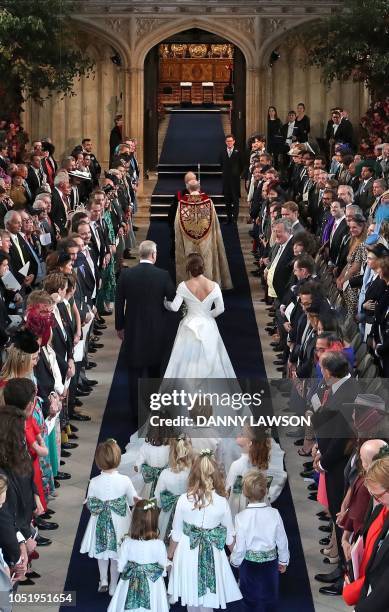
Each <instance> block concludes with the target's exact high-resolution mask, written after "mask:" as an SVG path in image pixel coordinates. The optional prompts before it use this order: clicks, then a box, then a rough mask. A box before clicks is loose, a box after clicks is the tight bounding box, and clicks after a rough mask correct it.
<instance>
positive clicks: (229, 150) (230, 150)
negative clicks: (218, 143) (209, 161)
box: [227, 149, 232, 157]
mask: <svg viewBox="0 0 389 612" xmlns="http://www.w3.org/2000/svg"><path fill="white" fill-rule="evenodd" d="M227 153H228V157H231V155H232V149H227Z"/></svg>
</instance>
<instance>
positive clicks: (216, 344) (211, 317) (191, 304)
mask: <svg viewBox="0 0 389 612" xmlns="http://www.w3.org/2000/svg"><path fill="white" fill-rule="evenodd" d="M203 271H204V262H203V258H202V257H201V255H199V254H197V253H192V254H191V255H189V257H188V263H187V272H188V274H190V280H188V281H186V282H182V283H180V284H179V285H178V287H177V294H176V297H175V298H174V300H173V301H172V302H168V301H165V307H166V308H167V309H168V310H172V311H174V312H177V311H178V310H179V308H180V307H181V305H182V303H184V304H185V307H186V314H185V316H184V318H183V319H182V320H181V323H180V325H179V328H178V331H177V335H176V339H175V342H174V346H173V350H172V354H171V356H170V360H169V363H168V366H167V368H166V372H165V374H164V378H165V379H166V378H175V379H200V380H203V379H207V378H231V379H236V374H235V372H234V368H233V367H232V363H231V361H230V358H229V356H228V353H227V351H226V348H225V346H224V343H223V340H222V338H221V336H220V333H219V329H218V326H217V324H216V321H215V319H216V317H218V316H219V315H220V314H222V313H223V312H224V302H223V296H222V292H221V290H220V287H219V285H218V284H217V283H215V282H213V281H211V280H209V279H208V278H206V277H205V276H204V275H203Z"/></svg>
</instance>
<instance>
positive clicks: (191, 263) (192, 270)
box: [186, 253, 204, 277]
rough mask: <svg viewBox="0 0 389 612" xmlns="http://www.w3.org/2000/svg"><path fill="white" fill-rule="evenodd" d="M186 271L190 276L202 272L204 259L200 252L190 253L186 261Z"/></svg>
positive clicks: (198, 274)
mask: <svg viewBox="0 0 389 612" xmlns="http://www.w3.org/2000/svg"><path fill="white" fill-rule="evenodd" d="M186 271H187V273H188V274H190V275H191V276H194V277H196V276H200V274H204V259H203V258H202V256H201V255H200V253H190V254H189V255H188V260H187V263H186Z"/></svg>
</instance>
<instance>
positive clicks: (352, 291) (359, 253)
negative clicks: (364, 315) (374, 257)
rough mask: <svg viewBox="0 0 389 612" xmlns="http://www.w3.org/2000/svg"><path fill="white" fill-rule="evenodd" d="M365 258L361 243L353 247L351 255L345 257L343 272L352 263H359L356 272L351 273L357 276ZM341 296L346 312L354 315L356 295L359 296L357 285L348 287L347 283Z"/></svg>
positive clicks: (346, 270)
mask: <svg viewBox="0 0 389 612" xmlns="http://www.w3.org/2000/svg"><path fill="white" fill-rule="evenodd" d="M366 258H367V251H366V247H365V245H364V244H363V243H362V244H360V245H359V246H358V247H357V248H356V249H354V251H353V252H352V253H351V255H349V256H348V257H347V264H346V268H345V272H346V273H347V272H348V270H349V269H350V268H351V266H352V265H353V264H354V263H358V264H360V268H359V269H358V270H357V272H355V273H354V274H353V276H358V275H359V274H360V269H361V268H362V266H363V264H364V263H365V261H366ZM343 296H344V299H345V302H346V308H347V314H348V315H355V314H356V313H357V309H358V297H359V289H358V287H355V288H354V287H350V284H348V285H347V287H346V289H345V290H344V293H343Z"/></svg>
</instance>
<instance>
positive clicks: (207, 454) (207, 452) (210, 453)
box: [200, 448, 215, 457]
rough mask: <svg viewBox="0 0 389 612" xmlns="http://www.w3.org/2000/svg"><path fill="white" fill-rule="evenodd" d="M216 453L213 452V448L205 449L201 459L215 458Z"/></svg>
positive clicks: (201, 453) (201, 452)
mask: <svg viewBox="0 0 389 612" xmlns="http://www.w3.org/2000/svg"><path fill="white" fill-rule="evenodd" d="M214 454H215V453H214V452H213V450H212V449H211V448H203V449H202V450H201V451H200V457H213V455H214Z"/></svg>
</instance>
